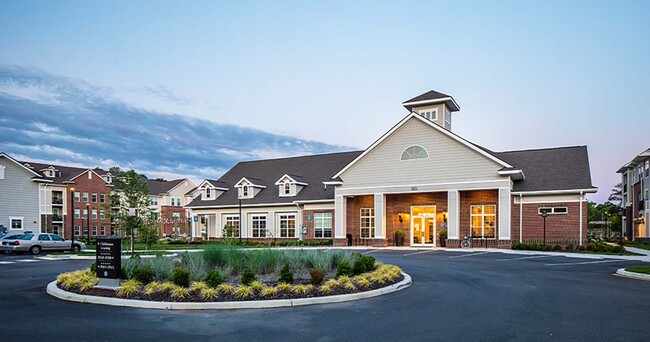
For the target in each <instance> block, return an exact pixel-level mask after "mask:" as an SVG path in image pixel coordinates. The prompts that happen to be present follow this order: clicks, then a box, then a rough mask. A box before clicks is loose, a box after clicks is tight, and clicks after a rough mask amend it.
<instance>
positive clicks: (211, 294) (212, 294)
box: [201, 287, 218, 300]
mask: <svg viewBox="0 0 650 342" xmlns="http://www.w3.org/2000/svg"><path fill="white" fill-rule="evenodd" d="M217 294H218V292H217V290H216V289H213V288H211V287H208V288H205V289H203V290H201V298H203V299H206V300H211V299H215V298H217Z"/></svg>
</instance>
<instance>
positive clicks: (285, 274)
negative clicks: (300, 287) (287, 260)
mask: <svg viewBox="0 0 650 342" xmlns="http://www.w3.org/2000/svg"><path fill="white" fill-rule="evenodd" d="M278 282H280V283H285V284H292V283H293V273H291V270H290V269H289V264H284V266H282V269H281V270H280V279H278Z"/></svg>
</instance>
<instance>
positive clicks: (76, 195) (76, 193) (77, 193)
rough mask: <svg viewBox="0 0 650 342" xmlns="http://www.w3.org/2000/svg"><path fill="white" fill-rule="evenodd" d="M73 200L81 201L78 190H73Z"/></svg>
mask: <svg viewBox="0 0 650 342" xmlns="http://www.w3.org/2000/svg"><path fill="white" fill-rule="evenodd" d="M74 201H75V202H80V201H81V197H80V194H79V191H75V192H74Z"/></svg>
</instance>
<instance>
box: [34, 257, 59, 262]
mask: <svg viewBox="0 0 650 342" xmlns="http://www.w3.org/2000/svg"><path fill="white" fill-rule="evenodd" d="M38 259H39V260H49V261H54V260H63V259H61V258H52V257H39V258H38Z"/></svg>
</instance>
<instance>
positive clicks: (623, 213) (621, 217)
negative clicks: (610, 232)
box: [617, 207, 625, 255]
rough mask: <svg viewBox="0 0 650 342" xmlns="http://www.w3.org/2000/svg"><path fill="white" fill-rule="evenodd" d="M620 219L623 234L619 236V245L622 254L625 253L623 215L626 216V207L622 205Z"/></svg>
mask: <svg viewBox="0 0 650 342" xmlns="http://www.w3.org/2000/svg"><path fill="white" fill-rule="evenodd" d="M617 214H618V219H619V221H621V235H620V236H619V237H618V245H619V247H621V251H620V252H621V255H623V216H625V209H623V208H622V207H619V208H618V212H617Z"/></svg>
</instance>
